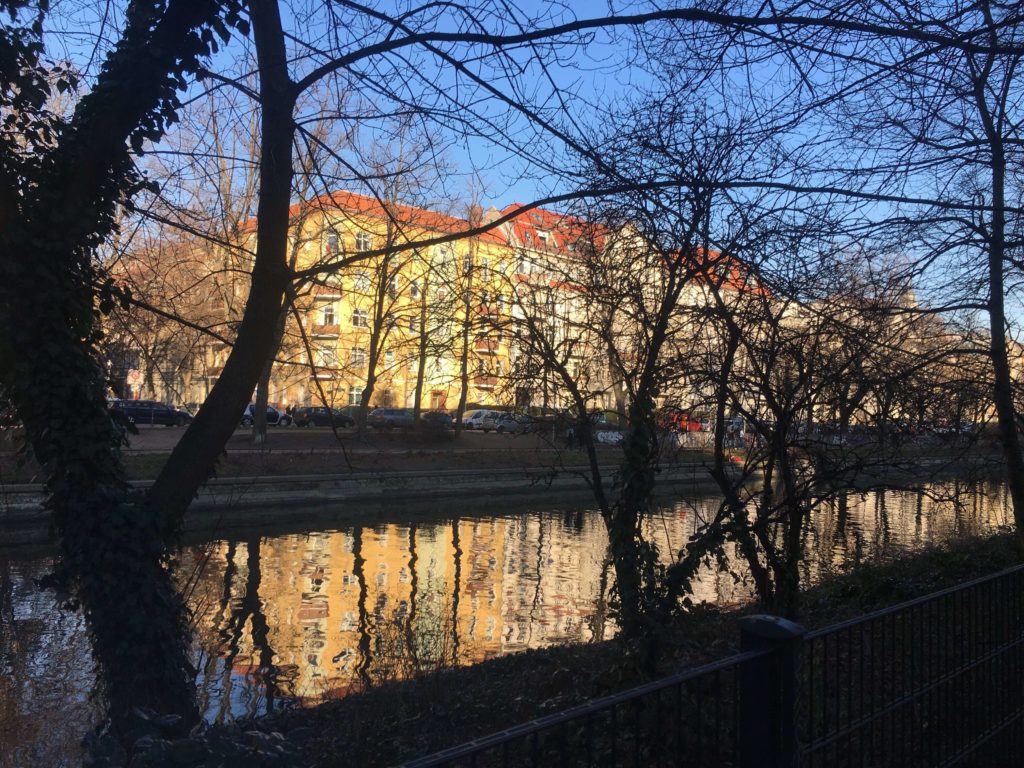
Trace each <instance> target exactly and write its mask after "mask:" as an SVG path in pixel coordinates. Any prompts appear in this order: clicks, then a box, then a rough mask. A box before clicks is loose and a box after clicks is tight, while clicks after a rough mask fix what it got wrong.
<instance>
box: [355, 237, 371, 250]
mask: <svg viewBox="0 0 1024 768" xmlns="http://www.w3.org/2000/svg"><path fill="white" fill-rule="evenodd" d="M372 248H373V235H371V234H370V233H369V232H360V233H358V234H357V235H356V251H357V252H358V253H365V252H366V251H369V250H371V249H372Z"/></svg>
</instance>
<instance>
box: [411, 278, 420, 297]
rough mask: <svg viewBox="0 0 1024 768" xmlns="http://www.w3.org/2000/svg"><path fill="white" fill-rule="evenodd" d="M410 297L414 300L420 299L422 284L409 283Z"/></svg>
mask: <svg viewBox="0 0 1024 768" xmlns="http://www.w3.org/2000/svg"><path fill="white" fill-rule="evenodd" d="M409 295H410V296H412V297H413V298H414V299H418V298H419V297H420V284H419V283H417V282H416V281H415V280H413V281H412V282H410V283H409Z"/></svg>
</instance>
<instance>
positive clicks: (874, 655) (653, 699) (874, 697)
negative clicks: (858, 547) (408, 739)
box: [406, 567, 1024, 768]
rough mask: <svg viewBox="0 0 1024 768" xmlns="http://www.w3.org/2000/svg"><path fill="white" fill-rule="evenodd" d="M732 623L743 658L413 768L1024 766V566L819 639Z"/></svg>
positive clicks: (752, 620)
mask: <svg viewBox="0 0 1024 768" xmlns="http://www.w3.org/2000/svg"><path fill="white" fill-rule="evenodd" d="M739 623H740V632H741V649H742V652H741V653H739V654H737V655H735V656H731V657H729V658H727V659H723V660H721V661H719V662H715V663H713V664H709V665H706V666H703V667H699V668H696V669H693V670H689V671H687V672H683V673H679V674H676V675H672V676H671V677H667V678H663V679H660V680H657V681H654V682H651V683H647V684H645V685H642V686H638V687H636V688H632V689H630V690H628V691H624V692H622V693H618V694H615V695H613V696H607V697H605V698H602V699H597V700H594V701H591V702H588V703H586V704H582V705H580V706H577V707H574V708H572V709H568V710H565V711H563V712H559V713H556V714H552V715H549V716H547V717H542V718H540V719H538V720H534V721H532V722H529V723H525V724H523V725H520V726H516V727H515V728H511V729H509V730H506V731H501V732H499V733H495V734H492V735H490V736H487V737H485V738H482V739H477V740H475V741H471V742H468V743H466V744H462V745H460V746H458V747H454V748H452V749H448V750H445V751H442V752H438V753H436V754H434V755H430V756H428V757H425V758H420V759H418V760H414V761H412V762H410V763H407V764H406V766H407V768H428V766H429V767H433V766H480V767H481V768H483V767H485V766H558V768H571V767H572V766H670V765H671V766H685V767H686V768H710V767H711V766H724V767H728V766H737V767H738V768H755V767H756V768H772V766H787V767H789V766H801V768H804V767H807V768H812V767H818V766H821V767H824V766H828V767H829V768H832V767H833V766H835V767H837V768H844V767H846V766H850V767H851V768H852V767H853V766H859V767H861V768H867V767H868V766H870V767H871V768H875V767H879V766H901V768H902V767H904V766H922V767H924V766H954V765H955V766H965V767H967V766H970V767H971V768H973V767H974V766H992V767H993V768H997V767H1002V766H1015V765H1024V567H1017V568H1013V569H1010V570H1007V571H1004V572H1002V573H999V574H996V575H994V576H989V577H985V578H982V579H977V580H975V581H972V582H969V583H967V584H963V585H959V586H957V587H954V588H952V589H947V590H944V591H942V592H937V593H935V594H932V595H928V596H927V597H923V598H920V599H917V600H912V601H910V602H907V603H903V604H901V605H897V606H894V607H892V608H888V609H885V610H882V611H877V612H875V613H872V614H869V615H867V616H862V617H859V618H857V619H855V620H853V621H848V622H844V623H842V624H837V625H835V626H832V627H828V628H826V629H822V630H818V631H815V632H811V633H805V632H804V630H803V629H802V628H801V627H799V626H798V625H795V624H793V623H791V622H787V621H785V620H783V619H778V618H776V617H770V616H752V617H746V618H744V619H741V620H740V622H739Z"/></svg>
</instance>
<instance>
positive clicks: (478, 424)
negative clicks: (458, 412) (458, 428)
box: [462, 409, 501, 432]
mask: <svg viewBox="0 0 1024 768" xmlns="http://www.w3.org/2000/svg"><path fill="white" fill-rule="evenodd" d="M500 417H501V414H500V413H499V412H498V411H488V410H484V409H480V410H477V411H466V412H465V413H464V414H462V426H463V427H465V428H466V429H481V430H483V431H484V432H490V431H491V430H492V429H497V428H498V419H499V418H500Z"/></svg>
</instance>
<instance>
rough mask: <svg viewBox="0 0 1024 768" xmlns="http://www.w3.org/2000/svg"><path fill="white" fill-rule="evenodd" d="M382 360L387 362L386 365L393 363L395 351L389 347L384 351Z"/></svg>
mask: <svg viewBox="0 0 1024 768" xmlns="http://www.w3.org/2000/svg"><path fill="white" fill-rule="evenodd" d="M384 362H385V363H387V364H388V365H394V364H395V351H394V350H393V349H389V350H388V351H387V352H385V353H384Z"/></svg>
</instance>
